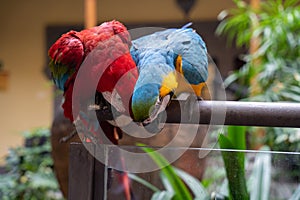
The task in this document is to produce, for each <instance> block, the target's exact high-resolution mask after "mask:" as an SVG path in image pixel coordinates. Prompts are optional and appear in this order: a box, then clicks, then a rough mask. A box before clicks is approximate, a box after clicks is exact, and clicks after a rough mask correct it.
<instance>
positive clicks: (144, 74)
mask: <svg viewBox="0 0 300 200" xmlns="http://www.w3.org/2000/svg"><path fill="white" fill-rule="evenodd" d="M130 53H131V55H132V57H133V59H134V61H135V63H136V65H137V67H138V70H139V77H138V80H137V83H136V85H135V88H134V92H133V96H132V112H133V116H134V120H136V121H139V122H144V123H145V124H147V122H151V121H152V120H153V118H155V117H157V114H158V113H159V112H160V111H159V110H161V107H163V108H165V107H166V106H167V104H168V103H169V101H170V99H171V98H172V96H173V95H174V94H176V95H178V94H179V93H181V92H186V91H185V90H186V87H182V85H183V84H184V83H183V82H185V84H188V85H189V88H192V90H189V91H192V92H193V91H194V92H195V94H196V95H197V96H201V89H202V87H203V85H204V84H205V83H204V82H205V81H206V80H207V77H208V69H207V66H208V59H207V49H206V45H205V43H204V41H203V40H202V38H201V36H200V35H198V34H197V33H196V31H195V30H193V29H192V28H188V27H186V26H185V27H182V28H179V29H175V28H174V29H166V30H164V31H159V32H155V33H153V34H150V35H146V36H143V37H141V38H138V39H136V40H134V41H132V47H131V49H130ZM180 76H181V77H184V78H180ZM182 80H184V81H182ZM187 91H188V90H187Z"/></svg>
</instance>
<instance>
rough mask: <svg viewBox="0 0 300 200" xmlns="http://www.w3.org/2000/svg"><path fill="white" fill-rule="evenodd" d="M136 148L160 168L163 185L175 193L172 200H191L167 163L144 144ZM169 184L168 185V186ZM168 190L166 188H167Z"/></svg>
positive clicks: (188, 193) (186, 190)
mask: <svg viewBox="0 0 300 200" xmlns="http://www.w3.org/2000/svg"><path fill="white" fill-rule="evenodd" d="M137 145H138V146H141V147H142V149H143V150H144V151H145V152H146V153H148V155H149V156H150V157H151V158H152V159H153V161H154V162H155V163H156V164H157V165H158V166H159V167H161V173H162V174H163V176H162V177H165V178H166V179H163V182H164V184H165V185H166V186H167V187H169V185H170V187H172V190H173V191H174V192H175V194H174V199H175V200H176V199H179V200H181V199H186V200H192V196H191V194H190V192H189V190H188V189H187V187H186V186H185V184H184V183H183V182H182V180H181V179H180V178H179V177H178V176H177V174H176V173H175V171H174V169H173V167H172V166H171V165H170V164H169V162H168V161H167V160H166V159H165V158H164V157H163V156H161V155H160V154H159V153H157V152H156V151H154V150H153V149H151V148H149V147H145V145H144V144H140V143H139V144H137ZM168 184H169V185H168ZM167 189H168V188H167Z"/></svg>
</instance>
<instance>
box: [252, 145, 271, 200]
mask: <svg viewBox="0 0 300 200" xmlns="http://www.w3.org/2000/svg"><path fill="white" fill-rule="evenodd" d="M261 150H270V148H269V147H267V146H263V147H262V148H261ZM250 180H252V181H251V182H250V184H249V188H250V197H251V200H252V199H253V200H256V199H260V200H268V199H269V191H270V184H271V155H270V153H258V154H257V155H256V158H255V163H254V167H253V171H252V174H251V177H250Z"/></svg>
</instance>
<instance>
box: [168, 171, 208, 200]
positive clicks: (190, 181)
mask: <svg viewBox="0 0 300 200" xmlns="http://www.w3.org/2000/svg"><path fill="white" fill-rule="evenodd" d="M174 169H175V172H176V173H177V174H178V176H179V177H180V178H181V179H182V180H183V181H184V182H185V183H186V184H187V186H188V187H189V188H190V189H191V191H192V192H193V194H194V196H195V198H196V199H197V200H205V199H209V194H208V193H207V191H206V189H205V187H204V186H203V185H202V184H201V182H200V181H199V180H198V179H196V178H194V177H193V176H191V175H189V174H188V173H186V172H185V171H183V170H181V169H178V168H174Z"/></svg>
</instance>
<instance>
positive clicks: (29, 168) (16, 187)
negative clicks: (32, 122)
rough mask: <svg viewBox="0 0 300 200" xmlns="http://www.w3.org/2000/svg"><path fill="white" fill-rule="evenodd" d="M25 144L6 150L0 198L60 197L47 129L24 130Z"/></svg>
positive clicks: (5, 199) (37, 199)
mask: <svg viewBox="0 0 300 200" xmlns="http://www.w3.org/2000/svg"><path fill="white" fill-rule="evenodd" d="M24 137H25V145H24V146H21V147H17V148H12V149H10V150H9V154H8V156H7V157H6V165H5V167H6V170H7V172H6V173H5V174H0V199H2V200H10V199H17V200H19V199H20V200H35V199H36V200H39V199H49V200H55V199H56V200H57V199H63V197H62V194H61V192H60V190H59V186H58V183H57V180H56V178H55V175H54V173H53V169H52V167H53V161H52V158H51V154H50V152H51V145H50V131H49V129H46V128H38V129H35V130H33V131H28V132H25V133H24Z"/></svg>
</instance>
